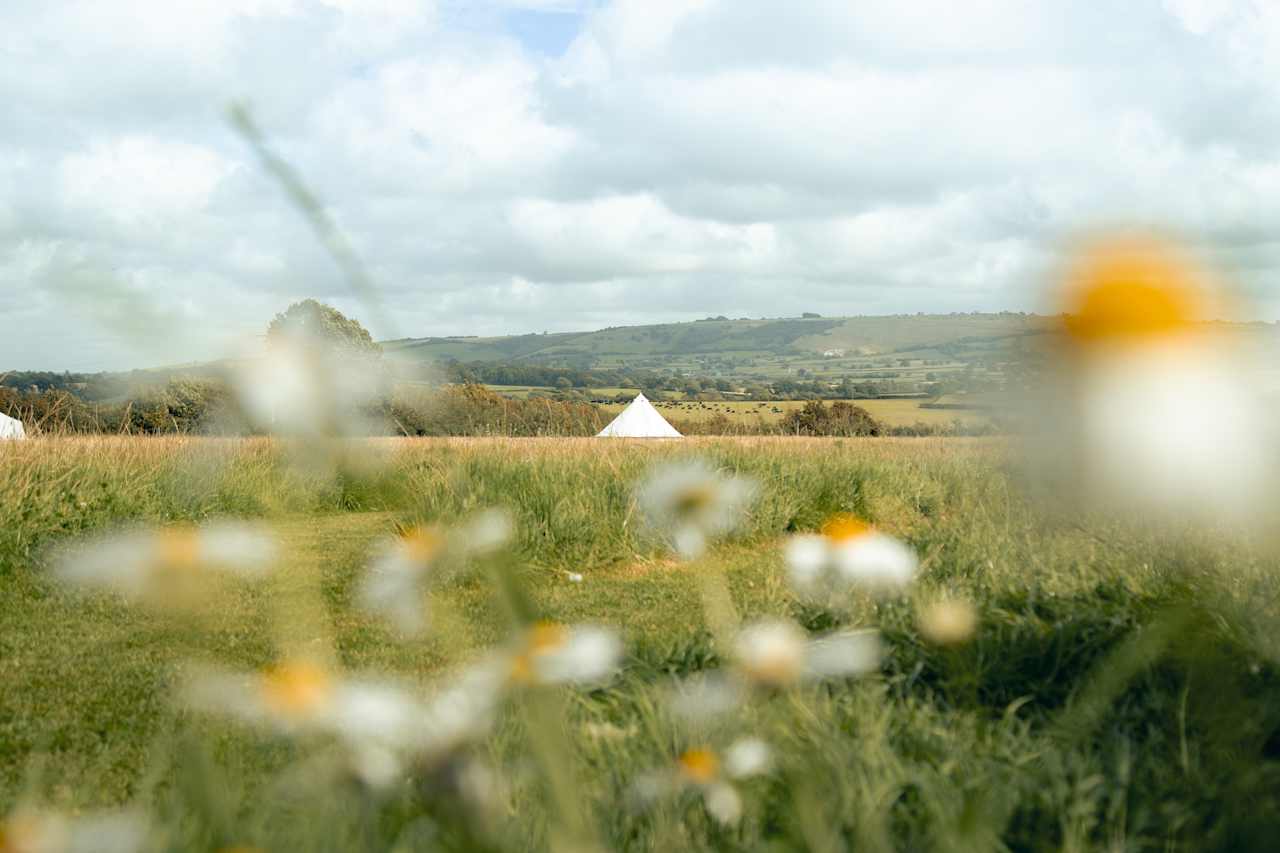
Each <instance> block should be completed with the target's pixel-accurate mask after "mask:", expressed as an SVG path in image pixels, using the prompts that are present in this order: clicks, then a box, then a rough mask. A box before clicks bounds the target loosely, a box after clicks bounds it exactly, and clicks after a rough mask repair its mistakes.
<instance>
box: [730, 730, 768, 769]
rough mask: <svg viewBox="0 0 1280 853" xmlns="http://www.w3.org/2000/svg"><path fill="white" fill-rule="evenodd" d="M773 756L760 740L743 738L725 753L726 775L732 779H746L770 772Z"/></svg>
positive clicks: (766, 745)
mask: <svg viewBox="0 0 1280 853" xmlns="http://www.w3.org/2000/svg"><path fill="white" fill-rule="evenodd" d="M772 763H773V755H772V753H771V751H770V750H769V745H768V744H767V743H765V742H764V741H762V740H760V739H759V738H754V737H752V738H742V739H741V740H737V741H734V742H733V743H732V744H731V745H730V746H729V748H728V749H726V750H725V751H724V774H725V775H726V776H728V777H729V778H730V779H746V778H749V777H751V776H759V775H761V774H764V773H768V772H769V767H770V766H771V764H772Z"/></svg>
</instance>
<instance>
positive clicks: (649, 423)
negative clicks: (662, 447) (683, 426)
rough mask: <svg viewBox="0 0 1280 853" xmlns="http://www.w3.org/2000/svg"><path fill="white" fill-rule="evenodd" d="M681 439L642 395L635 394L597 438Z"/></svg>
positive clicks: (674, 429)
mask: <svg viewBox="0 0 1280 853" xmlns="http://www.w3.org/2000/svg"><path fill="white" fill-rule="evenodd" d="M599 437H605V438H683V436H681V435H680V433H678V432H676V428H675V427H673V426H672V425H671V424H669V423H667V419H666V418H664V417H663V416H662V415H660V414H658V410H657V409H655V408H654V407H653V404H652V403H650V402H649V401H648V399H647V398H646V397H645V396H644V395H643V394H637V395H636V398H635V399H634V400H632V401H631V403H630V404H629V405H628V406H627V407H626V408H625V409H623V410H622V411H621V412H619V413H618V416H617V417H616V418H614V419H613V420H612V421H610V423H609V425H608V426H607V427H605V428H604V429H602V430H600V432H599V433H598V434H597V438H599Z"/></svg>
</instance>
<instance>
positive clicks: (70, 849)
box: [0, 810, 147, 853]
mask: <svg viewBox="0 0 1280 853" xmlns="http://www.w3.org/2000/svg"><path fill="white" fill-rule="evenodd" d="M146 836H147V824H146V822H145V821H144V820H143V819H142V818H141V817H139V816H137V815H132V814H124V813H116V814H99V815H80V816H75V817H71V816H68V815H62V814H58V813H56V812H38V811H31V810H19V811H16V812H14V813H13V814H11V815H9V816H8V817H7V818H5V819H4V820H2V821H0V853H132V851H135V850H140V849H142V846H143V844H144V843H145V841H146Z"/></svg>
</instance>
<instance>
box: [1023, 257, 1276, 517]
mask: <svg viewBox="0 0 1280 853" xmlns="http://www.w3.org/2000/svg"><path fill="white" fill-rule="evenodd" d="M1211 297H1212V293H1211V291H1210V288H1209V286H1208V284H1207V282H1206V280H1205V278H1204V276H1203V275H1202V274H1201V273H1200V272H1199V271H1197V270H1196V269H1194V267H1193V266H1192V265H1191V263H1190V262H1188V261H1187V260H1186V259H1185V258H1182V257H1180V256H1179V255H1178V254H1177V253H1176V252H1175V251H1174V250H1173V249H1172V248H1171V247H1169V246H1165V245H1162V244H1160V243H1158V242H1156V241H1154V240H1143V239H1127V240H1115V241H1112V242H1110V243H1106V244H1102V245H1098V246H1095V247H1093V248H1091V249H1090V250H1089V251H1087V252H1086V253H1085V254H1084V256H1083V257H1082V258H1081V260H1080V261H1079V263H1078V264H1077V266H1076V268H1075V269H1074V271H1073V272H1072V274H1071V275H1070V276H1069V278H1068V282H1067V286H1066V288H1065V289H1064V292H1063V296H1062V303H1063V304H1062V307H1063V311H1064V318H1063V321H1062V331H1063V336H1062V337H1063V340H1064V342H1065V346H1064V349H1063V351H1062V355H1063V358H1062V359H1061V367H1062V368H1063V370H1062V375H1061V379H1062V381H1063V385H1062V387H1060V388H1054V389H1051V391H1052V394H1053V397H1054V398H1056V399H1057V400H1059V401H1061V402H1060V404H1059V409H1056V410H1054V411H1052V413H1051V414H1050V415H1049V417H1050V418H1051V420H1047V421H1046V423H1045V425H1044V426H1045V428H1044V429H1042V430H1039V431H1038V432H1039V433H1040V434H1041V435H1043V436H1046V437H1047V438H1048V441H1049V442H1051V443H1048V444H1046V446H1045V447H1042V448H1041V458H1042V460H1043V461H1044V463H1045V464H1046V465H1048V466H1050V467H1058V468H1059V469H1060V470H1061V472H1062V474H1064V475H1065V476H1066V477H1068V478H1070V479H1071V480H1073V481H1074V482H1075V483H1076V484H1077V485H1078V486H1079V487H1080V490H1081V491H1082V492H1083V494H1084V496H1086V497H1088V498H1089V499H1091V500H1093V501H1101V502H1104V503H1112V504H1119V505H1121V506H1122V507H1124V508H1129V509H1140V510H1157V511H1169V510H1172V511H1178V512H1181V511H1187V510H1190V511H1193V512H1196V513H1203V512H1206V511H1207V512H1209V513H1212V514H1219V513H1220V512H1222V511H1224V510H1225V511H1227V512H1228V513H1239V512H1246V513H1247V512H1249V511H1251V510H1252V509H1253V508H1254V507H1256V506H1257V504H1258V499H1259V497H1260V494H1261V492H1262V490H1263V488H1264V484H1265V482H1266V479H1267V474H1268V472H1269V469H1270V462H1271V460H1270V459H1269V457H1268V456H1267V454H1266V453H1265V452H1264V447H1265V441H1264V434H1265V432H1264V431H1265V419H1264V417H1263V414H1262V411H1261V409H1260V406H1259V403H1258V395H1257V394H1256V393H1255V390H1254V389H1253V388H1252V387H1250V375H1249V373H1250V371H1249V370H1248V369H1247V367H1246V366H1245V365H1243V364H1241V363H1240V362H1239V361H1238V360H1237V359H1235V358H1233V357H1232V354H1231V353H1230V351H1229V350H1228V348H1227V342H1226V341H1224V340H1221V339H1215V337H1214V333H1213V332H1212V330H1211V327H1210V326H1209V325H1207V324H1205V323H1204V322H1203V321H1205V320H1207V319H1209V318H1210V317H1211V314H1210V312H1211V311H1212V310H1213V309H1214V306H1213V305H1212V304H1211V303H1212V298H1211ZM1063 404H1065V407H1066V408H1065V410H1062V409H1061V406H1062V405H1063Z"/></svg>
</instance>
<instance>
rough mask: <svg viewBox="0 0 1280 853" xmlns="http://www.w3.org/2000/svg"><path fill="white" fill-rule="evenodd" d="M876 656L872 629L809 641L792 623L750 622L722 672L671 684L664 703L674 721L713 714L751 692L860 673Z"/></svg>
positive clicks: (731, 706) (724, 710) (730, 707)
mask: <svg viewBox="0 0 1280 853" xmlns="http://www.w3.org/2000/svg"><path fill="white" fill-rule="evenodd" d="M880 657H881V648H880V635H879V633H878V632H876V631H874V630H870V629H865V630H852V631H836V632H834V633H831V634H826V635H823V636H819V637H814V638H810V637H809V636H808V635H807V634H805V632H804V631H803V630H802V629H801V628H800V626H799V625H796V624H795V623H794V622H788V621H782V620H769V621H763V622H755V623H753V624H751V625H747V626H746V627H744V628H743V629H742V630H741V631H739V632H738V634H737V636H736V637H735V639H734V644H733V660H732V663H731V665H730V666H729V667H728V668H727V669H726V670H724V671H721V672H710V673H702V674H699V675H695V676H692V677H690V678H686V679H683V680H681V681H679V682H677V683H676V684H675V685H673V687H672V688H671V694H670V697H669V700H668V704H669V706H670V708H671V710H672V711H673V712H674V713H675V714H676V715H677V716H679V717H687V718H705V717H711V716H716V715H719V714H724V713H727V712H729V711H732V710H734V709H735V708H738V707H740V706H741V705H742V703H743V702H744V701H746V700H748V699H749V698H750V697H751V695H752V693H753V691H755V692H759V691H767V690H777V689H787V688H791V687H796V686H798V685H800V684H803V683H805V682H810V681H821V680H823V679H829V678H848V677H853V676H859V675H866V674H867V673H870V672H873V671H875V669H876V668H877V667H878V666H879V665H880Z"/></svg>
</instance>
